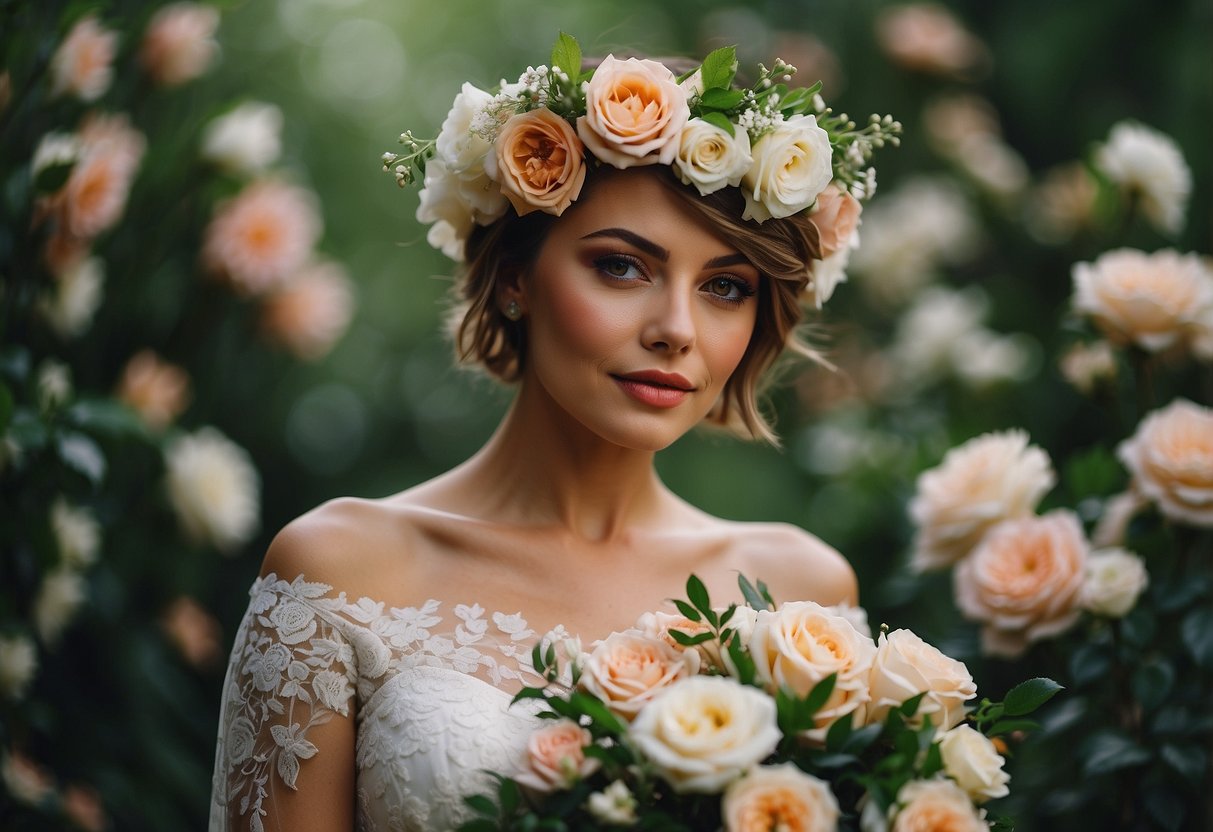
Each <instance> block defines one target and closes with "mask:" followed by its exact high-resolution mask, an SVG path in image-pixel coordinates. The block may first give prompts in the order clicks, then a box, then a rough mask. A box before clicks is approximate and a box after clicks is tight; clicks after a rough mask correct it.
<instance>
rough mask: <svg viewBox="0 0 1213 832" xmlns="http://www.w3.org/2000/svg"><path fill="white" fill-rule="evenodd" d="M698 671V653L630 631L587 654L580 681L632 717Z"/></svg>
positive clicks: (611, 637)
mask: <svg viewBox="0 0 1213 832" xmlns="http://www.w3.org/2000/svg"><path fill="white" fill-rule="evenodd" d="M698 672H699V653H698V652H696V651H694V650H686V651H683V650H681V649H679V648H676V647H672V646H671V645H670V644H669V643H668V642H666V641H664V640H662V639H658V638H650V637H648V636H646V635H643V634H642V633H639V632H637V631H635V630H627V631H624V632H619V633H611V635H609V636H608V637H607V638H605V639H603V640H602V641H600V642H598V644H597V645H595V647H594V649H593V650H592V651H591V652H590V653H589V655H587V656H585V657H584V659H583V661H582V662H581V679H580V682H579V684H580V685H581V687H582V688H583V689H585V690H586V691H588V692H589V693H592V694H593V695H594V696H597V697H598V698H599V699H601V700H602V701H603V702H604V703H605V704H606V706H607V707H608V708H610V709H611V711H612V712H613V713H615V714H616V715H618V716H621V717H623V718H624V719H627V720H631V719H635V717H636V714H637V713H638V712H639V711H640V709H641V708H643V707H644V706H645V705H646V704H648V703H649V702H650V701H652V699H653V698H654V697H655V696H657V695H658V694H659V693H660V692H661V691H662V690H664V689H665V688H667V687H669V686H670V685H672V684H674V683H675V682H677V681H678V680H680V679H685V678H687V677H688V676H694V675H695V674H696V673H698Z"/></svg>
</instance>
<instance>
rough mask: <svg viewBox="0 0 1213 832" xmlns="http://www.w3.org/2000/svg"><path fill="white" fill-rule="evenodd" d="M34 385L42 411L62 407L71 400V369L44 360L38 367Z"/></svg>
mask: <svg viewBox="0 0 1213 832" xmlns="http://www.w3.org/2000/svg"><path fill="white" fill-rule="evenodd" d="M35 385H36V387H37V390H38V405H39V406H40V407H41V408H42V410H44V411H48V410H54V409H56V408H58V407H62V406H63V405H65V404H67V403H68V402H69V401H71V398H72V370H71V367H68V366H67V365H66V364H64V363H63V362H62V361H56V360H55V359H53V358H47V359H44V360H43V362H42V364H40V365H39V366H38V376H37V381H36V382H35Z"/></svg>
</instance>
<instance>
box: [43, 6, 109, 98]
mask: <svg viewBox="0 0 1213 832" xmlns="http://www.w3.org/2000/svg"><path fill="white" fill-rule="evenodd" d="M117 49H118V35H117V33H115V32H112V31H110V30H109V29H106V28H105V27H103V26H102V25H101V24H100V23H98V22H97V18H96V17H95V16H94V15H88V16H87V17H84V18H82V19H81V20H80V21H78V22H77V23H76V25H75V26H73V27H72V29H71V31H70V32H68V33H67V37H66V38H64V39H63V42H62V43H61V44H59V49H58V50H56V52H55V54H54V57H52V58H51V66H50V72H51V94H52V95H63V94H65V93H66V94H70V95H74V96H75V97H76V98H79V99H80V100H81V101H96V100H97V99H98V98H100V97H101V96H102V95H104V94H105V91H106V90H108V89H109V88H110V84H111V83H112V82H113V80H114V68H113V62H114V53H115V52H116V51H117Z"/></svg>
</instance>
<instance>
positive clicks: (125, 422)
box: [67, 399, 147, 436]
mask: <svg viewBox="0 0 1213 832" xmlns="http://www.w3.org/2000/svg"><path fill="white" fill-rule="evenodd" d="M67 418H68V419H70V420H71V422H72V424H74V425H76V426H77V427H80V428H83V429H84V430H89V431H95V432H97V433H105V434H110V435H114V436H121V435H132V434H133V435H146V434H147V429H146V427H144V424H143V422H142V421H141V420H140V419H139V416H138V414H136V413H135V411H133V410H131V409H130V408H129V407H127V406H126V405H124V404H121V403H120V402H117V401H115V400H113V399H81V400H79V401H77V402H75V403H74V404H72V406H71V407H69V408H68V409H67Z"/></svg>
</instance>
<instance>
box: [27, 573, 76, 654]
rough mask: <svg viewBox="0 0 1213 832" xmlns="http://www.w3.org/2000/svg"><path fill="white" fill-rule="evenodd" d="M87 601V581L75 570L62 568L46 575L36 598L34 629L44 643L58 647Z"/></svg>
mask: <svg viewBox="0 0 1213 832" xmlns="http://www.w3.org/2000/svg"><path fill="white" fill-rule="evenodd" d="M84 598H85V586H84V579H83V578H82V577H81V576H80V573H79V572H77V571H76V570H75V569H72V568H71V567H69V566H60V567H59V568H57V569H55V570H53V571H52V572H49V573H47V575H46V577H45V578H43V579H42V586H41V587H39V588H38V595H37V597H36V598H35V599H34V626H35V627H36V628H37V630H38V635H39V637H41V639H42V641H43V643H44V644H46V645H47V646H50V647H53V646H55V645H56V644H58V642H59V638H60V637H61V636H62V635H63V631H64V629H65V628H66V627H67V625H68V624H70V623H71V620H72V617H73V616H75V614H76V610H77V609H78V608H79V607H80V605H81V604H82V603H83V602H84Z"/></svg>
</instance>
